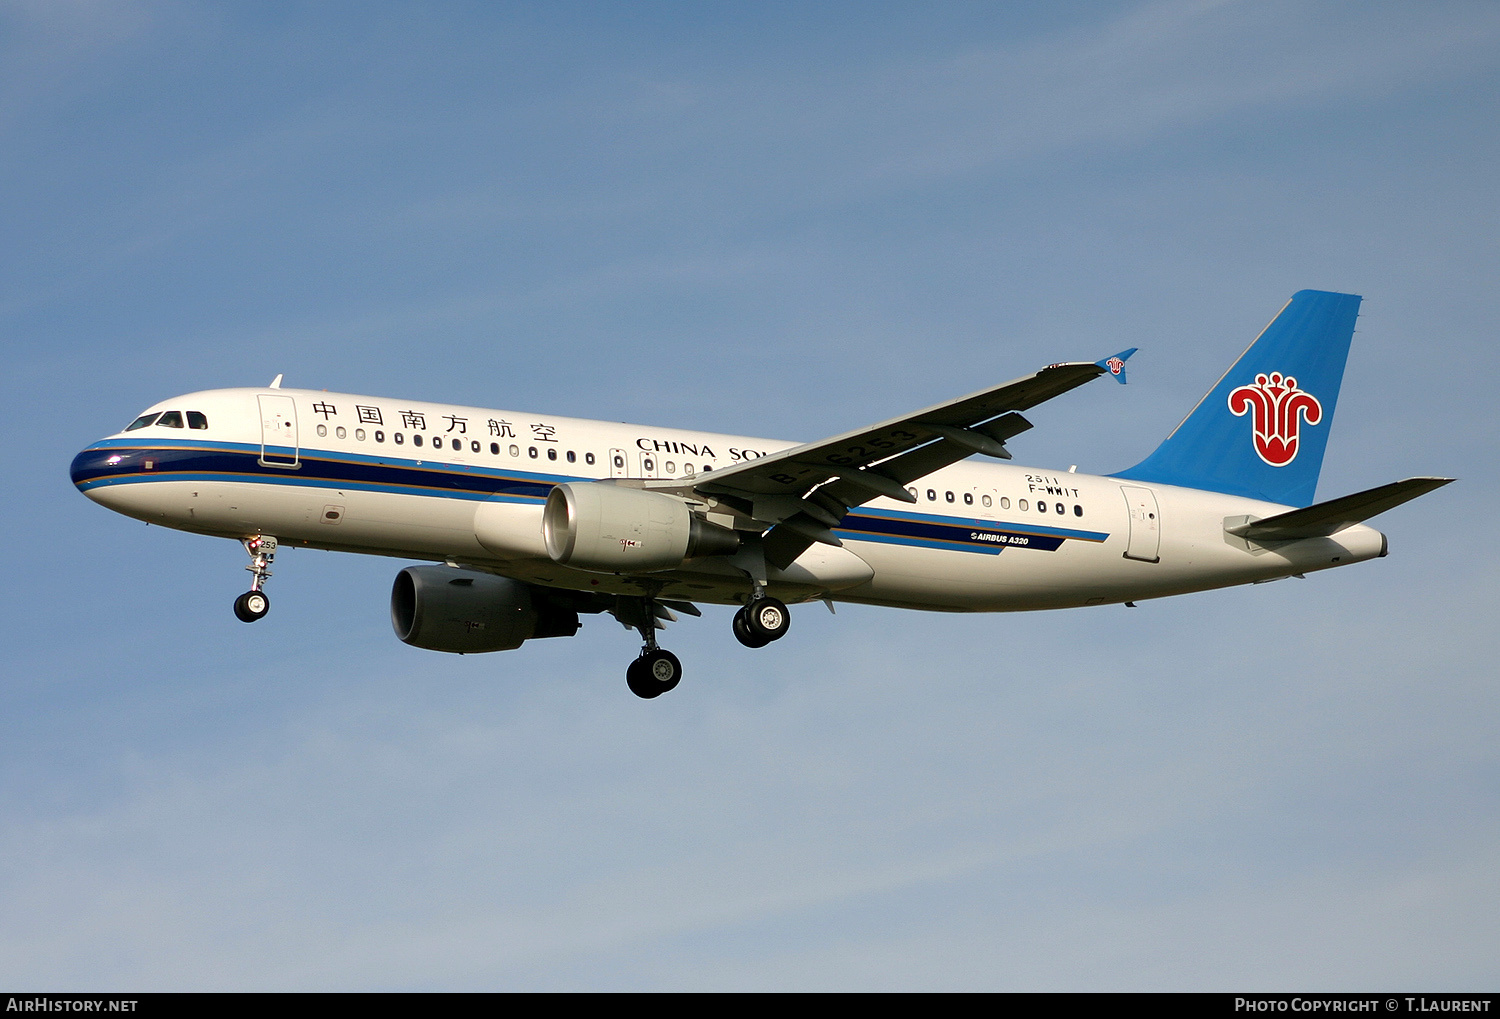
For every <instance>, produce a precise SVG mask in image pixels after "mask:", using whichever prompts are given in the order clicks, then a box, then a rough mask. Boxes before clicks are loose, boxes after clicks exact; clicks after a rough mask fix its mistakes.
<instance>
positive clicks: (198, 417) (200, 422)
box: [187, 410, 208, 429]
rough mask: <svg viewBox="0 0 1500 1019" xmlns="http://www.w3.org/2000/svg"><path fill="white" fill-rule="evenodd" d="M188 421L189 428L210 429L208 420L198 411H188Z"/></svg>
mask: <svg viewBox="0 0 1500 1019" xmlns="http://www.w3.org/2000/svg"><path fill="white" fill-rule="evenodd" d="M187 419H188V427H189V428H198V429H204V428H207V427H208V418H206V417H204V416H203V414H202V413H200V412H199V411H196V410H190V411H188V412H187Z"/></svg>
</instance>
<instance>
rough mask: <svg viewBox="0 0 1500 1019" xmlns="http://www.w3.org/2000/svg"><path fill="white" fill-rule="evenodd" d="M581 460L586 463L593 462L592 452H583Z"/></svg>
mask: <svg viewBox="0 0 1500 1019" xmlns="http://www.w3.org/2000/svg"><path fill="white" fill-rule="evenodd" d="M583 462H584V463H586V464H591V463H593V462H594V454H592V453H585V454H583Z"/></svg>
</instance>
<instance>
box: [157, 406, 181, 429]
mask: <svg viewBox="0 0 1500 1019" xmlns="http://www.w3.org/2000/svg"><path fill="white" fill-rule="evenodd" d="M156 427H158V428H181V427H182V415H181V414H180V413H178V412H177V411H175V410H169V411H167V412H166V413H165V414H163V415H162V416H161V417H160V418H158V419H157V421H156Z"/></svg>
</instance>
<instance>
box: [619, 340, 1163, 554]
mask: <svg viewBox="0 0 1500 1019" xmlns="http://www.w3.org/2000/svg"><path fill="white" fill-rule="evenodd" d="M1132 353H1134V351H1133V350H1131V351H1125V352H1123V353H1122V354H1119V355H1116V357H1114V358H1110V359H1107V360H1106V361H1100V362H1075V363H1068V364H1053V365H1048V366H1047V367H1046V368H1043V369H1042V370H1041V371H1039V372H1035V373H1033V374H1031V375H1027V376H1024V377H1022V378H1019V379H1014V380H1012V381H1010V382H1006V383H1004V384H1003V385H999V386H994V387H992V388H990V389H982V390H980V391H979V392H977V393H971V394H969V395H968V396H963V397H959V398H958V399H956V400H949V401H947V402H945V403H939V404H935V405H933V406H931V407H927V408H924V409H922V410H919V411H916V412H915V413H912V414H904V415H902V416H901V417H896V418H891V419H890V420H888V421H882V422H880V423H879V424H877V425H872V426H871V427H869V428H861V429H858V430H856V431H852V432H845V433H844V434H842V435H836V436H834V437H832V438H830V439H823V440H822V441H820V442H809V443H805V444H803V445H801V446H794V447H792V448H791V449H785V450H782V451H781V452H779V453H772V454H771V455H769V456H764V457H761V458H760V459H758V460H749V461H746V462H744V463H740V464H736V465H735V466H733V467H729V468H725V469H723V470H716V471H713V472H712V473H710V474H707V475H700V476H698V477H697V478H693V479H678V480H673V481H660V482H647V483H646V487H647V488H650V489H654V490H659V491H660V490H666V491H677V492H680V493H681V494H684V495H687V494H688V493H689V491H691V492H694V493H698V494H700V495H705V496H712V497H714V498H716V499H718V500H720V501H721V502H725V503H727V504H728V505H729V506H730V507H731V508H733V509H735V510H737V511H738V512H740V513H743V514H744V515H746V516H749V517H750V518H752V519H753V520H756V521H759V522H762V523H765V524H767V525H774V526H773V527H772V530H771V531H770V532H769V533H768V534H767V535H766V556H767V560H768V561H769V562H771V563H772V565H774V566H777V567H785V566H786V565H787V564H789V563H790V562H791V561H792V560H793V559H795V558H797V556H799V555H801V554H802V552H803V551H804V550H805V549H806V548H807V547H808V546H809V545H811V544H812V543H813V542H814V541H821V542H823V543H825V544H829V545H839V544H841V543H840V541H839V539H838V538H837V537H836V536H835V535H834V534H833V532H832V530H831V529H832V528H833V527H835V526H837V525H838V523H839V521H840V520H842V519H843V516H844V514H845V513H847V512H848V510H849V508H850V507H852V506H858V505H862V504H863V503H866V502H869V501H870V500H872V499H875V498H878V497H879V496H887V497H889V498H892V499H899V500H901V501H902V502H915V501H916V499H915V497H914V496H912V495H911V494H910V493H908V492H907V491H906V487H905V486H906V485H907V484H909V483H910V482H913V481H916V480H917V479H918V478H922V477H925V476H926V475H928V474H931V473H932V472H933V471H936V470H939V469H941V468H943V467H947V466H948V465H949V464H953V463H957V462H958V461H959V460H962V459H964V458H965V457H968V456H971V455H973V454H975V453H984V454H986V455H989V456H995V457H1001V458H1003V459H1007V460H1008V459H1010V453H1009V452H1007V451H1006V449H1005V441H1006V440H1007V439H1009V438H1011V436H1014V435H1017V434H1019V433H1021V432H1023V431H1025V430H1026V429H1028V428H1030V427H1031V422H1029V421H1027V420H1026V419H1025V418H1024V417H1022V416H1021V414H1020V413H1019V412H1020V411H1023V410H1026V409H1027V408H1030V407H1034V406H1036V405H1037V404H1039V403H1042V402H1044V401H1046V400H1050V399H1052V398H1053V397H1055V396H1061V395H1062V394H1063V393H1066V392H1068V391H1069V390H1070V389H1075V388H1077V387H1078V386H1081V385H1083V384H1084V383H1085V382H1088V381H1090V380H1092V379H1095V378H1097V377H1099V376H1100V375H1103V374H1105V373H1106V372H1111V371H1113V372H1114V374H1116V375H1118V374H1119V372H1118V371H1117V370H1115V369H1113V368H1111V367H1110V362H1116V363H1123V361H1124V359H1125V358H1127V357H1129V356H1130V354H1132Z"/></svg>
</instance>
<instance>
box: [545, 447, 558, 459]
mask: <svg viewBox="0 0 1500 1019" xmlns="http://www.w3.org/2000/svg"><path fill="white" fill-rule="evenodd" d="M547 459H548V460H556V459H557V450H555V449H548V450H547Z"/></svg>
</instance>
